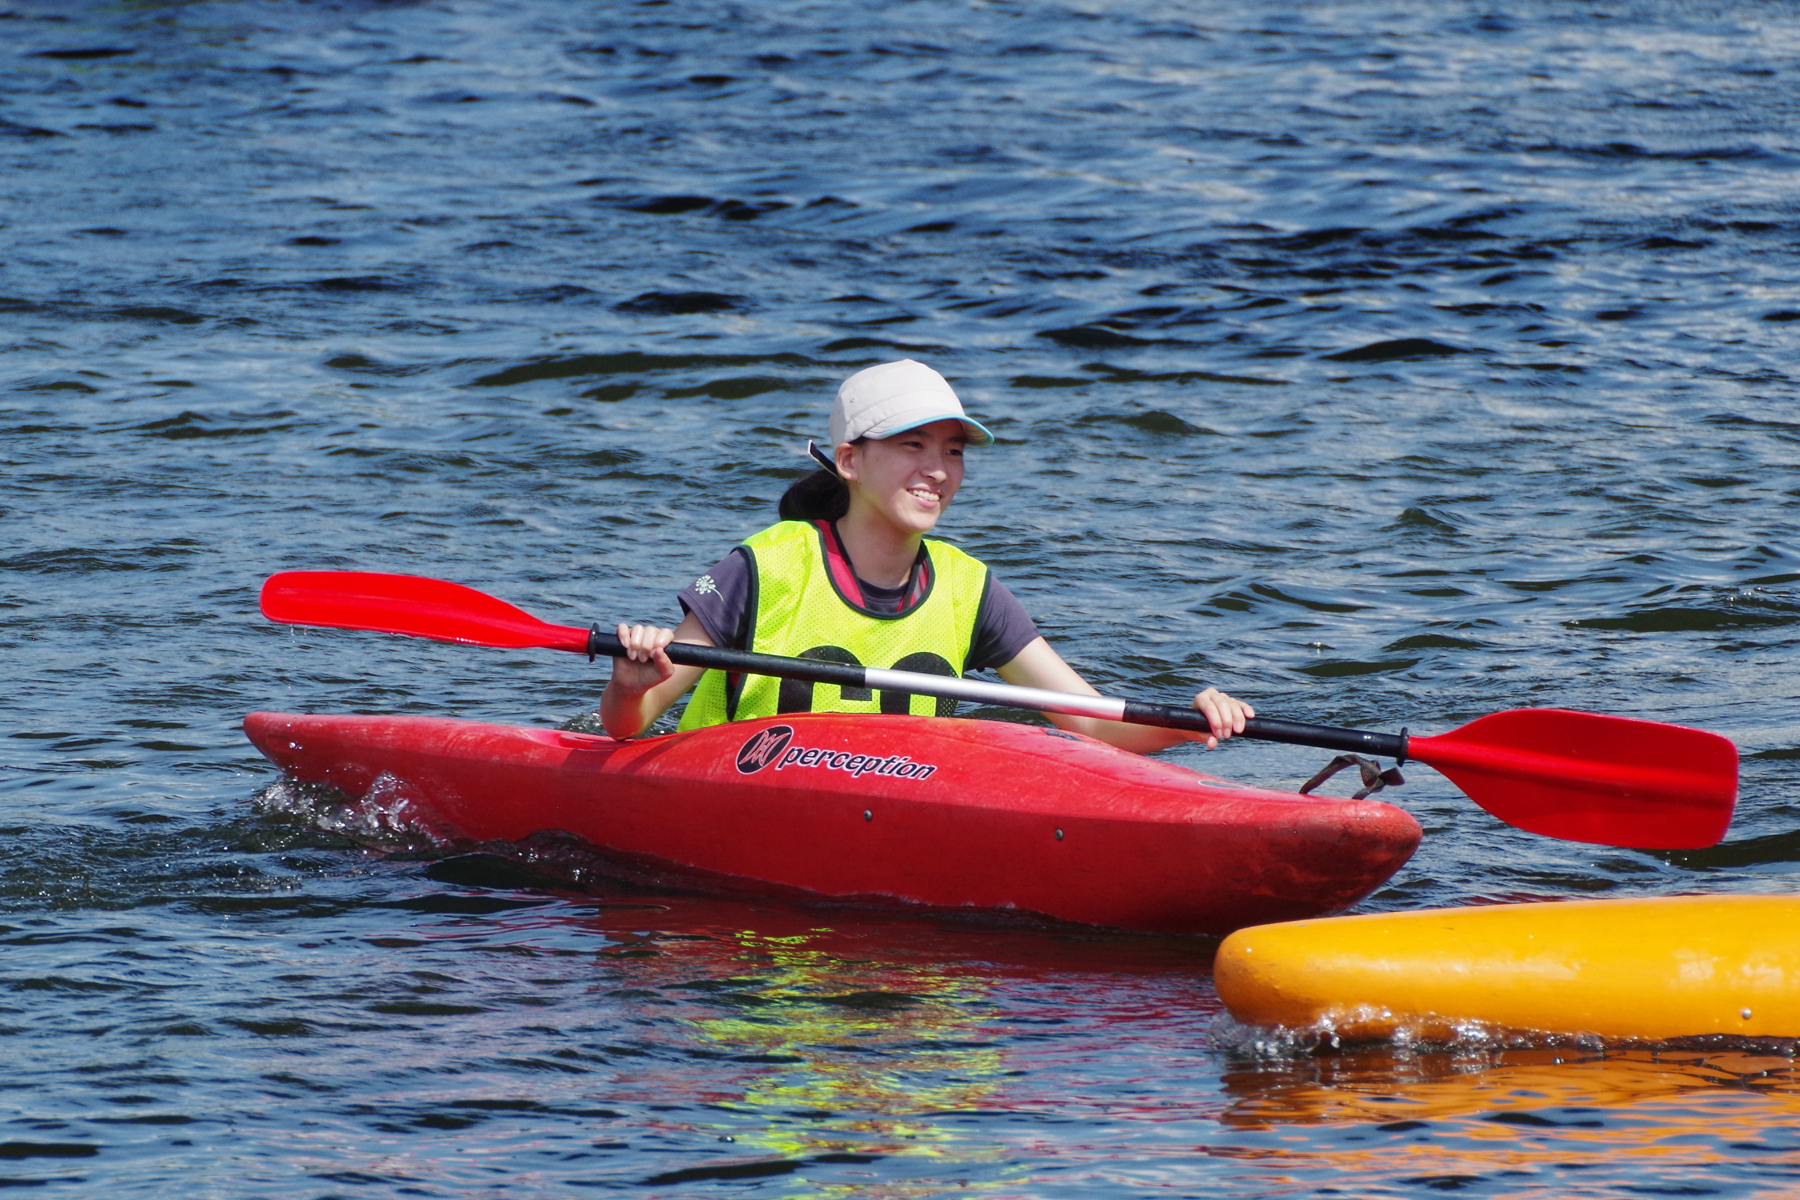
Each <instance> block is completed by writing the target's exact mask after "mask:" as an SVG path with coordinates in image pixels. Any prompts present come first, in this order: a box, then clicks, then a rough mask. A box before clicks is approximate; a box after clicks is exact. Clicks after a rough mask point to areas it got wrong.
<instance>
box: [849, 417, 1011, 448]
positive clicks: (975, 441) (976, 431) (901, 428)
mask: <svg viewBox="0 0 1800 1200" xmlns="http://www.w3.org/2000/svg"><path fill="white" fill-rule="evenodd" d="M933 421H961V422H962V427H963V432H964V433H966V434H968V435H969V445H971V446H991V445H993V444H994V435H993V434H991V433H989V432H988V427H987V426H986V425H983V424H982V423H981V422H980V421H977V420H975V419H974V418H972V417H969V416H967V415H965V414H963V413H953V412H947V413H937V414H935V415H932V416H928V417H915V418H913V419H912V420H909V421H902V422H900V423H899V424H896V425H895V426H894V427H893V428H892V429H881V428H876V429H871V430H869V431H868V432H867V433H865V434H863V436H864V437H871V438H874V439H876V440H877V441H879V440H881V439H882V438H890V437H893V436H894V435H895V434H896V433H905V432H906V431H907V430H909V429H917V428H919V426H921V425H929V424H931V423H932V422H933Z"/></svg>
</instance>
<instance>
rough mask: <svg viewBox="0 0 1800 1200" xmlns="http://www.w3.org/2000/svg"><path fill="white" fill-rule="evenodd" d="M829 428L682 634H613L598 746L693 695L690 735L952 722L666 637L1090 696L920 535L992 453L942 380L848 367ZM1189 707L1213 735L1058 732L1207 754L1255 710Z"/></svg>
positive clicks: (1121, 727) (1133, 729) (1144, 749)
mask: <svg viewBox="0 0 1800 1200" xmlns="http://www.w3.org/2000/svg"><path fill="white" fill-rule="evenodd" d="M830 428H831V445H832V454H831V456H830V457H827V456H826V455H824V454H821V453H820V452H819V451H818V450H817V449H815V448H813V447H811V446H808V450H809V452H810V453H811V454H812V455H813V457H815V458H816V459H818V460H819V462H820V464H821V466H822V468H823V469H822V470H819V471H816V472H814V473H813V474H812V475H810V476H808V477H807V478H805V479H802V480H800V481H799V482H798V483H796V484H794V485H793V486H792V487H790V488H789V489H788V491H787V493H786V494H785V495H784V496H782V498H781V509H780V515H781V521H780V522H779V523H778V524H776V525H772V526H770V527H769V528H768V529H765V530H763V531H762V532H761V533H759V534H756V535H755V536H754V537H751V538H749V539H747V540H746V541H745V542H744V543H743V544H742V545H740V546H738V547H737V548H736V549H734V550H733V551H732V552H731V553H730V554H728V555H726V556H725V557H724V558H723V559H721V560H720V561H719V562H718V563H717V564H716V565H714V566H713V568H712V569H711V570H709V571H708V572H706V573H705V574H704V575H702V576H700V578H699V579H697V580H695V581H694V582H693V583H692V584H690V585H689V586H688V587H687V588H685V589H684V590H683V591H682V592H681V594H680V597H679V599H680V601H681V606H682V608H683V610H685V612H686V617H685V618H684V619H683V620H682V622H681V624H680V626H678V627H677V628H675V629H673V630H670V629H665V628H661V627H659V626H654V625H623V624H622V625H620V626H619V640H620V641H621V642H623V643H624V644H625V648H626V650H627V651H628V653H629V657H628V658H620V659H615V660H614V666H613V674H612V679H611V681H610V682H608V683H607V685H606V691H605V693H604V694H603V695H602V696H601V699H600V719H601V721H602V722H603V723H604V724H605V726H606V731H607V732H608V733H610V734H611V735H612V736H613V737H616V738H629V737H635V736H637V735H638V734H639V733H642V732H643V731H644V730H645V729H646V728H648V727H649V725H650V723H651V722H652V721H654V720H656V718H657V717H659V716H661V715H662V714H663V713H664V712H665V711H666V710H667V709H668V707H669V706H670V705H671V704H673V703H675V701H676V700H677V699H679V698H680V697H681V695H682V694H683V693H684V692H686V691H687V690H688V689H689V688H694V695H693V698H692V699H691V700H689V701H688V706H687V711H686V712H685V713H684V714H683V716H682V719H681V728H683V729H696V728H699V727H701V726H704V725H719V724H723V723H724V722H727V721H740V720H745V719H748V718H751V717H765V716H774V715H775V714H777V713H784V712H898V713H904V712H916V713H921V714H925V715H929V714H931V713H933V712H936V713H938V714H939V715H948V714H949V713H950V712H952V711H954V709H955V702H954V701H949V700H935V701H934V700H933V699H932V698H931V697H928V696H906V695H896V694H889V693H882V692H870V691H867V690H864V689H859V688H843V689H839V688H837V687H834V686H831V685H827V684H818V685H814V684H811V683H805V682H801V681H796V680H778V679H773V678H770V677H768V676H761V675H739V674H731V673H726V672H723V671H702V670H701V669H700V668H699V667H684V666H676V665H675V664H674V663H672V662H670V661H669V657H668V654H667V653H666V651H665V649H664V647H666V646H667V645H668V644H669V643H670V642H671V641H680V642H691V643H695V644H697V645H702V646H727V647H730V648H732V649H735V650H751V651H755V652H757V653H760V654H781V655H787V656H790V657H800V658H814V659H823V660H826V661H830V662H841V663H856V664H860V665H863V666H874V667H889V668H892V669H895V670H900V671H921V672H925V673H928V674H938V675H950V676H961V675H963V674H964V673H965V672H968V671H978V670H986V669H992V670H994V671H997V672H998V673H999V675H1000V677H1001V678H1002V679H1004V680H1006V681H1007V682H1008V683H1012V684H1017V685H1020V686H1022V687H1035V688H1046V689H1049V690H1051V691H1058V692H1074V693H1077V694H1080V695H1089V696H1093V695H1098V694H1099V693H1097V692H1095V691H1094V689H1093V688H1092V687H1090V686H1089V685H1088V683H1087V681H1086V680H1084V679H1082V677H1081V676H1080V675H1077V674H1076V673H1075V671H1074V669H1073V668H1071V667H1070V666H1069V665H1068V664H1067V663H1066V662H1064V661H1063V660H1062V657H1061V656H1060V655H1058V654H1057V653H1056V651H1055V650H1053V649H1051V648H1050V643H1048V642H1046V641H1045V640H1044V639H1043V638H1042V637H1040V636H1039V635H1038V632H1037V628H1036V626H1034V625H1033V624H1032V622H1031V618H1030V617H1028V616H1027V615H1026V614H1025V610H1024V608H1023V607H1022V606H1021V605H1020V604H1019V602H1018V600H1017V599H1016V598H1014V596H1013V594H1012V593H1011V592H1009V591H1007V590H1006V588H1005V587H1004V586H1003V585H1002V584H1000V583H999V581H997V580H995V579H993V578H992V577H991V576H990V574H989V573H988V569H987V567H986V566H984V565H983V564H981V563H980V562H978V561H976V560H975V559H974V558H971V557H970V556H969V555H967V554H965V553H963V552H962V551H961V550H958V549H957V548H956V547H954V546H952V545H950V544H949V543H947V542H941V541H936V540H930V539H927V538H926V537H925V535H926V534H927V533H930V532H931V530H932V528H933V527H934V526H935V525H936V524H937V523H938V518H939V517H941V516H943V514H944V510H945V509H946V508H948V507H949V506H950V501H951V500H952V499H954V498H955V496H956V489H957V487H958V486H959V485H960V484H961V483H962V479H963V449H964V447H966V446H987V445H991V444H992V443H993V440H994V438H993V435H992V434H990V433H989V432H988V431H987V430H986V429H985V428H983V427H982V426H981V425H980V424H979V423H977V422H975V421H972V420H970V419H969V417H968V416H967V415H966V414H965V413H964V412H963V407H962V402H961V401H960V400H958V399H957V396H956V393H955V392H954V391H952V390H951V388H950V385H949V384H948V383H947V382H945V380H944V377H943V376H942V375H939V374H938V373H937V372H936V371H934V370H932V369H931V368H930V367H927V366H925V365H924V364H923V363H918V362H914V361H912V360H911V359H902V360H901V361H899V362H891V363H883V364H881V365H880V366H875V367H870V368H868V369H867V370H863V371H858V372H857V373H856V374H854V375H852V376H851V377H850V378H849V379H847V380H845V381H844V384H843V386H842V387H840V388H839V389H838V394H837V402H836V403H835V404H834V405H833V406H832V410H831V426H830ZM696 683H697V684H698V686H696ZM840 693H841V694H840ZM1194 707H1195V708H1196V709H1198V710H1199V711H1200V712H1201V713H1203V714H1205V716H1206V719H1207V722H1208V724H1209V725H1210V726H1211V733H1208V734H1200V733H1187V732H1184V731H1181V730H1175V729H1161V728H1155V727H1151V726H1145V725H1127V724H1124V723H1122V722H1118V721H1103V720H1099V719H1097V718H1093V717H1076V716H1065V715H1062V714H1051V715H1050V720H1052V721H1053V722H1055V723H1056V724H1057V725H1059V726H1061V727H1062V728H1064V729H1070V730H1074V731H1076V732H1078V733H1085V734H1088V735H1090V736H1092V737H1096V738H1099V739H1100V740H1102V741H1105V742H1109V743H1111V744H1112V745H1114V746H1118V747H1120V748H1121V749H1125V750H1134V751H1137V752H1138V753H1140V754H1143V753H1148V752H1150V751H1153V750H1161V749H1163V748H1165V747H1167V746H1171V745H1174V744H1175V743H1176V742H1180V741H1188V740H1204V741H1205V742H1206V744H1207V747H1208V748H1209V749H1210V748H1211V747H1213V746H1216V745H1217V744H1218V742H1219V740H1220V739H1222V738H1227V737H1230V736H1231V735H1232V734H1234V733H1242V732H1243V730H1244V719H1245V718H1246V717H1253V716H1255V715H1256V713H1255V710H1254V709H1252V708H1251V707H1250V706H1249V705H1248V704H1245V703H1244V702H1243V701H1241V700H1236V699H1233V698H1232V697H1230V696H1227V695H1226V694H1224V693H1223V692H1220V691H1218V690H1217V689H1215V688H1207V689H1206V690H1205V691H1203V692H1201V693H1200V694H1199V695H1197V696H1195V697H1194Z"/></svg>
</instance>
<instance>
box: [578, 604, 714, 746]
mask: <svg viewBox="0 0 1800 1200" xmlns="http://www.w3.org/2000/svg"><path fill="white" fill-rule="evenodd" d="M619 641H620V642H622V643H623V644H624V646H625V656H624V657H623V658H615V659H613V668H612V678H611V679H610V680H608V681H607V684H606V691H605V692H604V693H602V694H601V696H600V722H601V724H603V725H605V726H606V732H608V733H610V734H611V735H612V736H613V737H616V738H621V739H623V738H631V737H636V736H637V735H638V734H640V733H642V732H643V731H644V730H646V729H648V728H649V727H650V722H652V721H654V720H656V718H658V717H660V716H662V714H663V713H664V712H665V711H667V709H668V707H669V705H671V704H673V703H675V701H677V700H679V699H680V698H681V694H682V693H683V692H685V691H687V690H688V689H689V688H691V687H693V686H694V681H695V680H696V679H699V678H700V668H699V667H678V666H676V665H675V664H674V663H672V662H670V661H669V652H668V649H667V647H668V645H669V643H670V642H689V643H691V644H693V645H696V646H710V645H712V639H711V638H709V637H707V636H706V631H705V630H704V629H702V628H701V627H700V621H699V618H697V617H695V616H694V615H693V614H692V613H689V614H688V615H687V618H686V619H685V620H683V621H682V622H681V627H680V628H679V629H664V628H662V627H661V626H658V625H624V624H621V625H620V626H619Z"/></svg>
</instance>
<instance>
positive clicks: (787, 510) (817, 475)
mask: <svg viewBox="0 0 1800 1200" xmlns="http://www.w3.org/2000/svg"><path fill="white" fill-rule="evenodd" d="M849 511H850V489H849V488H848V487H846V486H845V485H844V481H843V480H841V479H839V478H838V477H837V476H836V475H835V474H833V473H832V472H830V471H824V470H820V471H814V472H813V473H812V474H811V475H808V476H806V477H805V478H804V479H798V480H795V481H794V483H793V484H792V485H790V486H789V487H788V490H787V491H785V492H783V493H782V495H781V508H780V515H781V519H782V520H784V521H835V520H837V519H838V518H839V517H841V516H843V515H844V514H845V513H847V512H849Z"/></svg>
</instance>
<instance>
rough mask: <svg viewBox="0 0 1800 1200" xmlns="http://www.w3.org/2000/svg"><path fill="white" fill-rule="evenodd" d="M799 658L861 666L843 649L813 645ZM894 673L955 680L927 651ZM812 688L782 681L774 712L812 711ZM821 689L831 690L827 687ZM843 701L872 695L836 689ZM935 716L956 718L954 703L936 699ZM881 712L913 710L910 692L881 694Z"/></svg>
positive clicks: (952, 671) (904, 662)
mask: <svg viewBox="0 0 1800 1200" xmlns="http://www.w3.org/2000/svg"><path fill="white" fill-rule="evenodd" d="M799 657H801V658H811V659H816V660H818V661H820V662H834V663H843V664H844V665H846V666H851V667H860V666H862V665H863V664H862V662H861V661H860V660H859V659H858V658H857V657H856V655H854V654H852V653H850V651H848V650H846V649H844V648H843V647H842V646H814V647H813V648H812V649H811V650H806V651H803V652H801V654H800V655H799ZM892 669H893V670H895V671H915V672H917V673H919V674H921V675H943V676H946V677H948V678H950V679H955V678H956V668H954V667H952V666H951V665H950V662H949V660H948V659H946V658H944V657H943V656H942V655H937V654H933V653H932V652H931V651H929V650H920V651H918V652H917V653H914V654H909V655H907V656H906V657H905V658H903V659H901V660H900V661H899V662H897V663H895V664H894V665H893V667H892ZM814 686H815V685H814V684H813V683H812V682H811V681H809V680H805V679H784V680H782V681H781V691H780V693H779V694H778V695H777V697H776V701H775V711H776V712H778V713H797V712H811V711H813V687H814ZM824 686H826V687H830V686H831V685H830V684H825V685H824ZM839 690H840V693H841V694H842V696H843V698H844V699H845V700H871V699H873V698H874V694H873V693H872V692H870V690H869V689H868V688H859V687H847V688H841V689H839ZM936 710H937V715H938V716H940V717H953V716H955V715H956V701H955V700H952V699H950V698H949V697H948V696H939V697H937V706H936ZM881 711H882V712H884V713H892V714H896V715H904V714H906V713H909V712H911V711H912V693H911V692H882V693H881Z"/></svg>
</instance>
